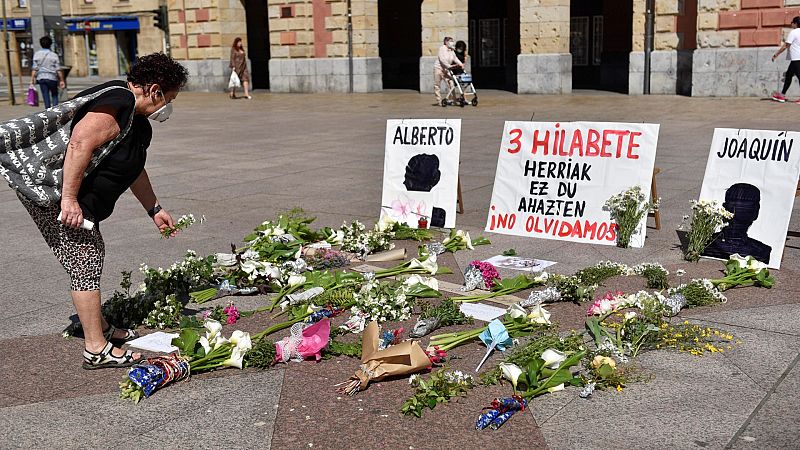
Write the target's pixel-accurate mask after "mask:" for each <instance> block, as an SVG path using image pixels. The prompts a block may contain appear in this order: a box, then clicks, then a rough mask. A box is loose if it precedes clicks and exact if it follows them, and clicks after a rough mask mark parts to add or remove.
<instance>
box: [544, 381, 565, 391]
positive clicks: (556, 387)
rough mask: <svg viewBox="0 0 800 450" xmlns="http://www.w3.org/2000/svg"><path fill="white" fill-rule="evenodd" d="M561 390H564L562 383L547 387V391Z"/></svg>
mask: <svg viewBox="0 0 800 450" xmlns="http://www.w3.org/2000/svg"><path fill="white" fill-rule="evenodd" d="M563 390H564V383H561V384H559V385H558V386H553V387H550V388H547V392H558V391H563Z"/></svg>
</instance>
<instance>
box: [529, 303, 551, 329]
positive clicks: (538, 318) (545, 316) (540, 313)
mask: <svg viewBox="0 0 800 450" xmlns="http://www.w3.org/2000/svg"><path fill="white" fill-rule="evenodd" d="M528 319H529V320H530V321H531V323H540V324H543V325H550V312H549V311H548V310H546V309H544V308H543V307H542V305H536V306H534V307H533V308H532V309H531V313H530V314H528Z"/></svg>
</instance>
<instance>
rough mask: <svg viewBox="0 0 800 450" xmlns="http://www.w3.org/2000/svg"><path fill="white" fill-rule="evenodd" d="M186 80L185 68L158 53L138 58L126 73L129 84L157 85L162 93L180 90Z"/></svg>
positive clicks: (187, 76)
mask: <svg viewBox="0 0 800 450" xmlns="http://www.w3.org/2000/svg"><path fill="white" fill-rule="evenodd" d="M188 78H189V72H188V71H187V70H186V68H185V67H183V66H182V65H181V64H180V63H178V62H177V61H175V60H174V59H172V58H170V57H169V56H167V55H165V54H163V53H160V52H159V53H151V54H149V55H144V56H140V57H139V58H137V59H136V61H135V62H134V63H133V66H131V70H130V71H128V81H129V82H131V83H133V84H134V85H137V86H147V85H151V84H158V85H159V86H161V90H162V91H163V92H168V91H175V90H180V89H181V88H182V87H184V86H185V85H186V82H187V81H188Z"/></svg>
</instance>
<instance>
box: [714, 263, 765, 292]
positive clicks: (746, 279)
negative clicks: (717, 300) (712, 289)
mask: <svg viewBox="0 0 800 450" xmlns="http://www.w3.org/2000/svg"><path fill="white" fill-rule="evenodd" d="M711 283H712V284H713V285H714V286H716V287H717V289H719V290H720V291H725V290H728V289H730V288H733V287H737V286H761V287H765V288H767V289H770V288H772V286H774V285H775V277H773V276H772V275H770V273H769V269H768V268H767V265H766V264H764V263H762V262H760V261H758V260H756V259H755V258H753V257H752V256H748V257H747V258H743V257H741V256H740V255H739V254H733V255H731V256H730V258H729V259H728V261H726V262H725V276H724V277H723V278H718V279H715V280H711Z"/></svg>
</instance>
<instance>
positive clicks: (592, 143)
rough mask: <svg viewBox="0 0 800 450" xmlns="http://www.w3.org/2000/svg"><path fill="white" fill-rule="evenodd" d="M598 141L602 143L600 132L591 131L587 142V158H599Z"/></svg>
mask: <svg viewBox="0 0 800 450" xmlns="http://www.w3.org/2000/svg"><path fill="white" fill-rule="evenodd" d="M598 141H600V132H599V131H597V130H592V129H589V137H588V138H587V140H586V156H597V155H599V154H600V147H599V146H598V145H597V143H598ZM590 150H591V151H590Z"/></svg>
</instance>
